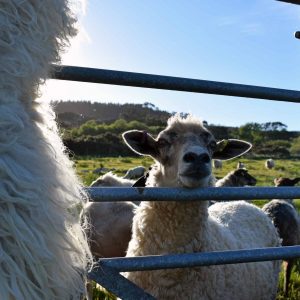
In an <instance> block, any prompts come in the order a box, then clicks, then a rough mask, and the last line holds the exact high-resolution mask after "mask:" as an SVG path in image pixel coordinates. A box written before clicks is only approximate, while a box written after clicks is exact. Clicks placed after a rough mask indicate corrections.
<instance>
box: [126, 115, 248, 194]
mask: <svg viewBox="0 0 300 300" xmlns="http://www.w3.org/2000/svg"><path fill="white" fill-rule="evenodd" d="M123 138H124V140H125V142H126V143H127V145H128V146H129V147H130V148H131V149H132V150H133V151H135V152H136V153H139V154H142V155H150V156H152V157H153V158H154V159H155V160H156V161H157V162H158V163H159V166H160V170H161V176H163V177H164V178H167V184H166V186H183V187H189V188H194V187H204V186H208V185H209V184H210V183H211V182H212V158H216V159H230V158H233V157H235V156H237V155H241V154H242V153H244V152H245V151H248V150H249V149H250V148H251V145H250V144H248V143H246V142H243V141H238V140H227V141H224V140H223V141H221V142H219V143H216V141H215V138H214V137H213V135H212V134H211V133H210V132H209V131H208V130H207V129H206V128H204V127H203V126H202V122H201V121H200V120H197V119H195V118H192V117H188V118H186V119H183V118H180V117H178V116H175V117H173V118H171V119H169V121H168V126H167V128H166V129H165V130H163V131H162V132H160V133H159V135H158V136H157V138H156V139H154V138H153V137H152V136H151V135H149V134H148V133H146V132H143V131H137V130H132V131H127V132H125V133H124V134H123ZM165 182H166V181H165Z"/></svg>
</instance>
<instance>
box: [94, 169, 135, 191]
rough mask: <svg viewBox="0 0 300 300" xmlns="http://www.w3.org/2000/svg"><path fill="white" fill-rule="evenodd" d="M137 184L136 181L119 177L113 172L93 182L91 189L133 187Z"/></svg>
mask: <svg viewBox="0 0 300 300" xmlns="http://www.w3.org/2000/svg"><path fill="white" fill-rule="evenodd" d="M134 183H135V181H134V180H130V179H125V178H122V177H119V176H117V175H115V174H113V173H111V172H108V173H106V174H105V175H103V176H100V177H98V178H97V179H96V180H95V181H93V182H92V184H91V185H90V186H91V187H97V186H123V187H126V186H127V187H129V186H132V185H133V184H134Z"/></svg>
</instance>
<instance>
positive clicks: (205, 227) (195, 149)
mask: <svg viewBox="0 0 300 300" xmlns="http://www.w3.org/2000/svg"><path fill="white" fill-rule="evenodd" d="M123 139H124V141H125V142H126V144H127V145H128V146H129V147H130V148H131V149H132V150H133V151H134V152H136V153H138V154H140V155H150V156H152V158H154V160H155V161H156V167H154V168H152V169H151V170H150V172H149V177H148V178H147V181H146V186H147V187H184V188H200V187H208V186H213V184H214V177H213V175H212V173H211V171H212V162H211V160H212V158H214V159H230V158H233V157H236V156H239V155H242V154H243V153H245V152H247V151H248V150H249V149H250V148H251V145H250V144H249V143H247V142H244V141H239V140H223V141H221V142H219V143H216V141H215V139H214V137H213V135H212V134H211V133H210V132H209V131H208V130H207V129H205V128H204V127H203V126H202V123H201V121H200V120H198V119H196V118H195V117H193V116H190V115H189V116H187V117H186V118H181V117H180V115H175V116H173V117H171V118H170V119H169V120H168V125H167V128H166V129H165V130H163V131H162V132H160V133H159V135H158V137H157V138H156V139H154V138H153V137H152V136H151V135H150V134H148V133H146V132H144V131H138V130H132V131H127V132H125V133H124V134H123ZM207 202H208V201H186V202H180V201H178V202H165V201H153V202H149V201H145V202H142V203H141V204H140V205H139V207H138V208H137V209H136V212H135V215H134V218H133V226H132V238H131V240H130V242H129V246H128V250H127V255H126V256H128V257H130V256H143V255H161V254H168V253H169V254H170V253H188V252H208V251H218V250H230V249H248V248H260V247H273V246H278V245H279V238H278V234H277V231H276V229H275V228H274V226H273V224H272V222H271V220H270V219H269V218H268V217H267V216H266V215H265V214H264V213H263V212H262V211H261V210H260V209H259V208H257V207H255V206H254V205H252V204H249V203H247V202H245V201H234V202H222V203H217V204H215V205H213V206H211V207H210V208H209V209H208V203H207ZM279 268H280V265H279V262H278V261H272V262H270V261H268V262H259V263H249V264H236V265H221V266H209V267H201V268H184V269H164V270H158V271H150V272H149V271H143V272H127V273H125V274H124V276H126V277H127V278H128V279H129V280H131V281H133V282H134V283H135V284H137V285H139V286H140V287H142V288H143V289H145V290H146V291H147V292H149V293H151V294H152V295H153V296H154V297H156V298H158V299H182V295H184V298H186V299H215V300H218V299H233V300H234V299H261V300H263V299H272V298H275V295H276V291H277V281H278V273H279Z"/></svg>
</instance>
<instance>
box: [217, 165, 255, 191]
mask: <svg viewBox="0 0 300 300" xmlns="http://www.w3.org/2000/svg"><path fill="white" fill-rule="evenodd" d="M247 185H248V186H253V185H256V179H255V178H254V177H253V176H252V175H250V174H249V172H248V170H246V169H236V170H234V171H231V172H229V173H228V174H227V175H226V176H224V177H223V178H222V179H219V180H218V181H217V182H216V187H225V186H236V187H238V186H247Z"/></svg>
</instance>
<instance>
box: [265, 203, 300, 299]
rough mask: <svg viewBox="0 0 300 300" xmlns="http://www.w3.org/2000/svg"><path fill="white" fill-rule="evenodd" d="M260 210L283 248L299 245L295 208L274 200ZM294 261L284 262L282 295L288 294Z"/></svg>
mask: <svg viewBox="0 0 300 300" xmlns="http://www.w3.org/2000/svg"><path fill="white" fill-rule="evenodd" d="M262 210H263V211H264V212H265V213H266V214H267V215H268V216H269V217H270V218H271V219H272V221H273V223H274V225H275V227H276V228H277V230H278V233H279V236H280V238H281V239H282V245H283V246H295V245H300V218H299V215H298V213H297V211H296V209H295V207H294V206H293V205H292V204H291V203H289V202H288V201H285V200H278V199H274V200H272V201H270V202H268V203H267V204H265V205H264V206H263V208H262ZM294 263H295V260H294V259H290V260H285V264H284V265H285V268H284V293H285V295H287V294H288V291H289V281H290V276H291V271H292V267H293V265H294Z"/></svg>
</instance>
